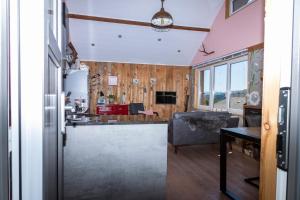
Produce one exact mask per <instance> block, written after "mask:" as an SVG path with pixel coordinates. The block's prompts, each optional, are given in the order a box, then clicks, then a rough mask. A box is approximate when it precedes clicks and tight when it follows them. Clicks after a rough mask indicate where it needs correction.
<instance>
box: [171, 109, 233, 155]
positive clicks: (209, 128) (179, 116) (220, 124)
mask: <svg viewBox="0 0 300 200" xmlns="http://www.w3.org/2000/svg"><path fill="white" fill-rule="evenodd" d="M238 124H239V117H237V116H233V115H232V114H230V113H228V112H212V111H197V112H177V113H174V114H173V117H172V119H171V120H170V121H169V128H168V142H169V143H170V144H172V145H173V146H174V147H175V153H177V149H178V147H179V146H185V145H198V144H213V143H218V142H219V132H220V129H221V128H225V127H226V128H229V127H237V126H238Z"/></svg>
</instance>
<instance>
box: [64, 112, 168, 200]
mask: <svg viewBox="0 0 300 200" xmlns="http://www.w3.org/2000/svg"><path fill="white" fill-rule="evenodd" d="M67 125H68V126H67V127H66V133H67V137H66V146H65V148H64V199H65V200H74V199H76V200H95V199H105V200H149V199H155V200H164V199H165V193H166V176H167V133H168V124H167V122H166V121H164V120H161V119H160V118H159V117H157V116H143V115H135V116H133V115H131V116H88V117H87V116H86V117H85V118H82V119H81V120H80V121H71V120H70V122H68V124H67Z"/></svg>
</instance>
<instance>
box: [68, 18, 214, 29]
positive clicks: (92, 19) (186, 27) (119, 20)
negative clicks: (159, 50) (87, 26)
mask: <svg viewBox="0 0 300 200" xmlns="http://www.w3.org/2000/svg"><path fill="white" fill-rule="evenodd" d="M68 17H69V18H72V19H81V20H90V21H98V22H107V23H115V24H126V25H133V26H146V27H151V23H148V22H140V21H132V20H124V19H114V18H106V17H97V16H89V15H79V14H68ZM171 29H177V30H185V31H200V32H209V31H210V29H209V28H201V27H191V26H178V25H173V26H172V27H171Z"/></svg>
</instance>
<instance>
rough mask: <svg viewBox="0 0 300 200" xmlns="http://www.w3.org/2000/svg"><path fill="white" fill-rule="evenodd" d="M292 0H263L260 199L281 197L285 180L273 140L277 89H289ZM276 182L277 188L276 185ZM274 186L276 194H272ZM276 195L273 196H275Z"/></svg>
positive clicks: (274, 135)
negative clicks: (278, 163) (263, 38)
mask: <svg viewBox="0 0 300 200" xmlns="http://www.w3.org/2000/svg"><path fill="white" fill-rule="evenodd" d="M293 1H294V0H286V1H277V0H265V41H264V49H265V50H264V73H263V74H264V76H263V102H262V130H261V132H262V134H261V154H260V155H261V158H260V184H259V185H260V190H259V197H260V199H261V200H269V199H276V198H277V199H281V196H280V197H279V196H278V194H279V192H280V194H283V195H282V196H285V195H284V193H285V191H284V190H282V191H279V189H280V190H281V189H282V188H284V187H286V184H285V182H284V181H285V177H284V175H282V173H277V159H276V140H277V133H278V128H277V125H278V106H279V90H280V87H290V75H291V58H292V31H293ZM276 179H277V180H278V179H280V180H281V181H279V182H277V183H279V184H280V186H279V185H278V186H277V185H276ZM276 186H277V191H276ZM276 192H277V194H276Z"/></svg>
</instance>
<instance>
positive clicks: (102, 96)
mask: <svg viewBox="0 0 300 200" xmlns="http://www.w3.org/2000/svg"><path fill="white" fill-rule="evenodd" d="M105 102H106V100H105V96H104V93H103V92H102V91H100V94H99V97H98V100H97V104H99V105H104V104H105Z"/></svg>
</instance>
